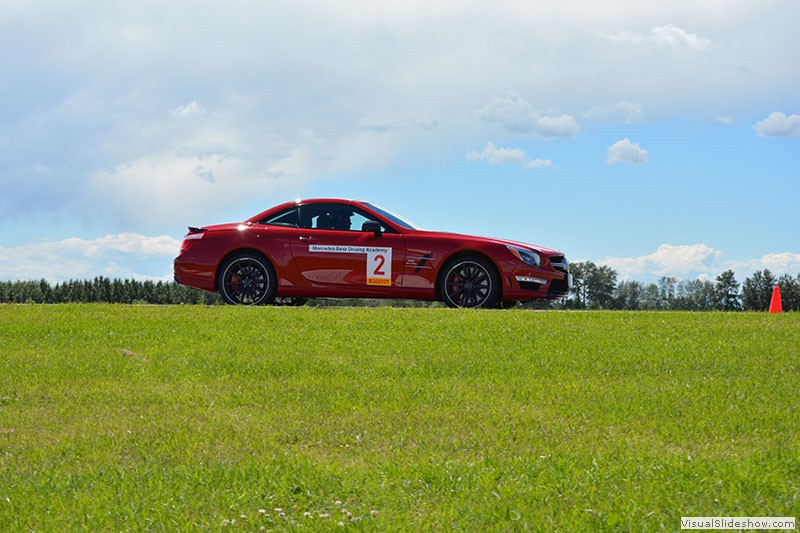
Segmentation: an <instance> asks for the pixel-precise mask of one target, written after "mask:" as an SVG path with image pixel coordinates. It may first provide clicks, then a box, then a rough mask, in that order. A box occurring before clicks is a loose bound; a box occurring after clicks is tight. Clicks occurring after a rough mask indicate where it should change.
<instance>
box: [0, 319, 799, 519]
mask: <svg viewBox="0 0 800 533" xmlns="http://www.w3.org/2000/svg"><path fill="white" fill-rule="evenodd" d="M799 392H800V314H788V315H780V316H774V315H773V316H770V315H766V314H751V313H731V314H722V313H714V314H690V313H624V312H573V313H570V312H545V313H542V312H530V311H524V310H519V311H517V310H511V311H469V310H450V309H397V308H378V309H343V308H336V309H311V308H270V307H266V308H256V309H243V308H232V307H209V308H206V307H149V306H133V307H131V306H121V305H59V306H0V531H27V530H34V531H68V530H70V531H71V530H87V531H120V530H130V531H142V530H152V531H160V530H170V531H186V530H210V531H218V530H228V531H231V530H233V531H239V530H241V531H258V530H261V529H266V530H270V529H277V530H286V529H289V530H297V531H300V530H304V531H327V530H331V531H333V530H336V531H341V530H342V528H344V529H351V530H367V531H426V530H435V531H441V530H445V531H447V530H456V531H458V530H469V531H481V530H494V531H496V530H508V531H527V530H533V531H617V530H619V531H623V530H624V531H658V530H668V531H669V530H679V529H680V517H681V516H748V515H749V516H800V431H798V429H799V428H800V401H798V399H799V394H798V393H799Z"/></svg>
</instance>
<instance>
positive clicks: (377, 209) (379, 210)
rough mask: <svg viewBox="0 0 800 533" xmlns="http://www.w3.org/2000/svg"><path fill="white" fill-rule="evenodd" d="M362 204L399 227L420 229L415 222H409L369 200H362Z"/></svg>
mask: <svg viewBox="0 0 800 533" xmlns="http://www.w3.org/2000/svg"><path fill="white" fill-rule="evenodd" d="M364 205H366V206H367V207H369V208H370V209H372V210H373V211H375V212H376V213H378V214H380V215H383V216H384V217H386V218H388V219H389V220H391V221H392V222H394V223H395V224H397V225H398V226H401V227H403V228H406V229H415V230H421V229H422V228H420V227H419V226H417V225H416V224H414V223H412V222H409V221H408V220H406V219H404V218H403V217H401V216H400V215H395V214H394V213H392V212H391V211H387V210H386V209H384V208H382V207H378V206H377V205H375V204H372V203H370V202H364Z"/></svg>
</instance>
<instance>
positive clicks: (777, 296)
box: [769, 287, 783, 314]
mask: <svg viewBox="0 0 800 533" xmlns="http://www.w3.org/2000/svg"><path fill="white" fill-rule="evenodd" d="M773 313H783V306H782V305H781V288H780V287H775V288H774V289H772V300H770V301H769V314H773Z"/></svg>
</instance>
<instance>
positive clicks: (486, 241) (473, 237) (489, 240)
mask: <svg viewBox="0 0 800 533" xmlns="http://www.w3.org/2000/svg"><path fill="white" fill-rule="evenodd" d="M421 233H428V234H430V235H436V236H439V237H444V238H451V239H458V240H461V241H472V242H476V243H482V244H500V245H503V246H519V247H521V248H529V249H531V250H534V251H536V252H540V253H542V254H544V255H546V256H548V257H549V256H553V255H564V253H563V252H561V251H560V250H554V249H552V248H548V247H547V246H541V245H539V244H531V243H529V242H521V241H512V240H509V239H497V238H494V237H481V236H476V235H464V234H461V233H447V232H440V231H425V232H421Z"/></svg>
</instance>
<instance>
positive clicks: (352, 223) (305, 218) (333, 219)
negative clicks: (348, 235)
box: [300, 204, 387, 231]
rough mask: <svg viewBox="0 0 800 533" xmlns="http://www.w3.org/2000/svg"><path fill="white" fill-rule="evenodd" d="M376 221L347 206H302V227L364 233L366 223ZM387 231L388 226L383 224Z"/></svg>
mask: <svg viewBox="0 0 800 533" xmlns="http://www.w3.org/2000/svg"><path fill="white" fill-rule="evenodd" d="M369 220H374V221H376V222H380V221H379V220H375V219H374V218H372V217H370V216H369V215H367V214H366V213H365V212H363V211H361V210H360V209H355V208H353V207H350V206H349V205H345V204H309V205H302V206H300V227H301V228H308V229H319V230H335V231H362V226H363V224H364V222H367V221H369ZM381 226H382V227H383V228H384V230H386V229H387V228H386V226H385V225H384V224H381Z"/></svg>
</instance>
